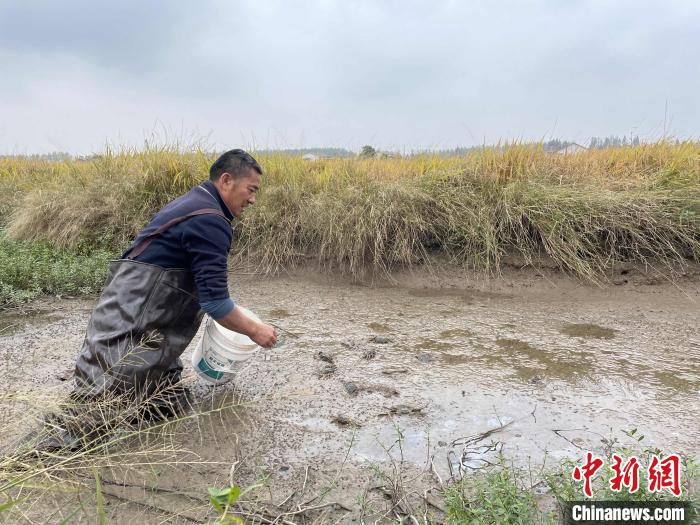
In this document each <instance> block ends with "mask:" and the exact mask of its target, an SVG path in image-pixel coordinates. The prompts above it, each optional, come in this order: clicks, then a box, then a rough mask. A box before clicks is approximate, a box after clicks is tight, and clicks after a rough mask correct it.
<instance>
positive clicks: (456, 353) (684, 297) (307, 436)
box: [0, 272, 700, 522]
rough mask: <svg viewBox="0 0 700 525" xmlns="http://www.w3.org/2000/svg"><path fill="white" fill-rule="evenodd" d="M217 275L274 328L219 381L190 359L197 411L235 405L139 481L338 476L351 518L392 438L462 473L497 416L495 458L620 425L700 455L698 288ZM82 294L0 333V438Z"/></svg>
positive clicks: (558, 454) (277, 489)
mask: <svg viewBox="0 0 700 525" xmlns="http://www.w3.org/2000/svg"><path fill="white" fill-rule="evenodd" d="M230 286H231V293H232V296H233V297H234V298H235V300H236V301H237V302H238V303H239V304H242V305H245V306H246V307H247V308H250V309H251V310H252V311H254V312H256V313H258V315H260V316H261V317H262V318H267V319H268V320H270V321H272V322H274V323H275V324H276V325H277V326H278V327H279V328H280V334H281V337H280V344H278V346H277V347H276V348H274V349H270V350H263V351H260V352H259V353H258V355H257V356H256V357H255V358H254V359H252V360H250V361H248V362H246V363H244V364H242V365H241V367H240V369H239V370H238V371H237V373H236V374H235V378H234V381H233V382H232V383H230V384H228V385H224V386H219V387H211V386H207V385H205V384H203V383H201V382H199V380H197V379H196V378H195V377H194V375H193V374H192V372H191V370H190V367H189V365H186V369H185V381H187V382H188V384H190V385H191V387H192V390H193V392H194V395H195V397H196V398H197V399H198V400H199V402H200V406H202V407H211V406H221V404H222V400H224V399H236V400H239V401H240V406H238V407H236V408H229V409H226V410H223V411H221V412H216V414H215V415H210V416H203V417H202V418H200V419H199V420H197V421H190V422H186V423H183V425H182V428H181V429H180V431H178V432H177V434H176V435H175V436H171V437H170V440H171V443H172V447H173V448H174V449H183V450H192V451H196V454H197V457H198V458H199V460H198V461H199V462H198V463H193V464H192V465H190V466H187V465H185V464H183V465H180V466H177V467H167V468H166V467H163V468H162V469H161V470H162V472H161V474H159V476H158V479H157V480H153V479H152V478H153V474H152V473H150V471H148V469H144V471H143V472H142V473H141V474H139V475H136V474H134V472H133V469H132V471H131V473H130V474H128V476H130V477H136V478H139V476H142V477H143V479H138V481H139V482H141V483H144V479H146V478H148V479H149V480H150V481H149V482H157V483H159V484H160V485H162V486H166V487H168V488H169V490H182V491H185V490H186V491H187V492H188V493H199V494H202V495H205V494H206V489H207V487H209V486H215V485H217V483H219V484H220V483H223V482H225V480H227V479H229V476H230V473H231V468H232V465H233V464H234V463H235V464H236V465H237V467H236V474H235V475H236V479H237V480H239V482H240V483H241V484H246V483H249V482H253V481H255V480H256V479H258V478H259V476H261V475H263V474H264V475H265V476H267V478H268V483H269V486H270V487H271V489H270V490H271V491H272V493H273V494H274V496H275V498H278V499H279V500H282V499H284V498H285V497H286V496H288V495H289V494H292V492H293V491H294V490H296V489H298V488H299V486H300V484H301V482H302V481H304V480H305V483H306V485H308V487H315V488H319V487H323V486H325V484H329V483H331V481H334V483H335V484H334V485H333V486H334V488H333V490H332V491H331V493H330V494H331V496H330V497H331V498H335V499H336V500H337V501H341V502H343V504H344V505H346V506H347V507H348V508H351V509H354V510H353V512H356V513H355V514H353V513H352V512H348V511H342V513H340V514H338V516H337V517H338V518H340V517H343V516H346V517H348V521H347V522H351V521H350V517H352V516H355V517H357V515H359V514H357V513H358V512H359V510H357V509H358V503H357V501H358V500H357V497H358V494H360V493H362V491H363V490H364V488H366V486H367V483H368V480H370V479H371V477H372V468H373V466H374V467H376V466H377V465H379V466H381V465H388V464H390V462H389V460H390V457H391V455H392V454H394V453H395V451H396V449H395V448H392V445H393V444H394V443H395V442H396V440H397V436H398V435H400V436H401V437H402V448H401V453H402V457H403V460H404V461H405V464H406V465H407V468H408V467H411V466H412V467H413V468H416V469H425V466H426V462H427V461H428V460H432V462H433V464H434V468H435V471H436V472H437V474H438V475H439V476H441V477H446V476H448V475H449V472H450V469H451V468H457V467H458V465H455V464H454V457H455V454H450V452H455V451H459V445H457V444H455V443H459V440H460V438H464V437H466V436H474V435H477V434H480V433H483V432H486V431H488V430H490V429H494V428H499V427H501V426H504V425H507V426H506V427H505V428H504V429H503V430H502V431H501V432H499V435H498V440H499V441H500V443H501V446H502V452H503V454H505V455H506V457H508V458H509V459H511V460H512V461H514V462H515V463H516V464H520V465H527V464H535V465H537V464H541V463H542V462H543V461H545V458H548V459H547V461H555V462H556V461H557V460H559V459H562V458H567V457H578V455H580V454H581V452H582V450H589V449H590V450H593V449H596V448H597V447H598V446H599V444H600V440H601V438H602V437H607V436H611V435H614V436H620V435H623V433H624V431H625V430H628V429H631V428H638V429H639V430H638V431H639V432H640V433H643V434H644V435H645V436H646V441H645V443H646V444H648V445H649V446H652V447H659V448H661V449H663V450H665V451H669V452H671V451H673V452H679V453H684V454H688V455H691V456H695V457H696V458H697V457H698V455H700V427H698V425H697V421H698V420H700V330H699V328H698V322H697V320H698V318H699V314H700V290H699V288H698V283H697V282H695V281H688V282H684V283H679V284H675V285H670V284H669V285H663V284H662V285H656V286H646V285H644V286H642V285H640V286H632V285H629V286H625V287H622V288H621V287H611V288H598V287H593V286H589V285H585V284H582V283H580V282H577V281H574V280H571V279H567V278H565V277H556V276H549V277H548V278H546V279H545V278H542V277H539V276H537V275H529V274H528V275H520V274H519V275H517V276H515V277H508V276H504V277H502V278H500V279H498V280H494V281H489V282H484V281H481V280H472V281H470V280H467V279H465V278H464V277H463V276H461V274H457V273H456V272H455V273H446V274H444V275H439V276H435V275H433V274H430V275H416V274H415V273H412V274H407V275H403V276H397V277H396V278H395V282H394V283H393V284H392V285H385V286H357V285H355V284H353V283H350V282H347V281H342V280H339V279H334V278H324V277H322V276H318V275H315V274H313V273H307V274H299V275H291V276H290V275H288V276H283V277H275V278H264V277H253V276H245V277H238V276H236V274H235V273H234V274H232V275H231V277H230ZM91 304H92V301H89V300H73V301H54V302H53V303H52V305H51V312H52V315H54V314H55V315H56V316H58V317H52V318H51V319H50V320H49V321H48V322H45V321H46V319H43V318H42V319H41V320H39V319H37V320H36V323H34V324H33V321H32V320H25V321H22V323H21V324H22V326H21V327H20V328H18V329H17V330H14V328H13V329H7V330H6V331H5V332H0V345H1V349H0V356H2V360H1V361H0V384H2V385H3V386H2V387H1V388H2V389H3V390H4V392H3V396H2V398H1V400H2V403H3V404H2V407H1V409H0V424H2V426H3V428H6V429H9V428H10V427H9V426H8V424H9V423H11V429H9V430H7V431H4V432H3V435H2V441H3V442H9V441H11V440H12V438H13V437H16V435H18V434H19V433H21V432H22V431H24V430H26V428H29V427H30V426H31V424H32V422H33V421H34V420H35V418H36V414H38V413H40V412H41V410H42V409H44V408H45V406H46V404H47V403H48V404H50V402H51V400H60V399H61V397H62V396H65V395H66V394H67V392H68V391H69V390H70V381H66V380H65V378H63V379H61V373H63V372H64V371H65V370H66V369H70V367H71V366H72V363H73V362H74V359H75V355H76V353H77V351H78V349H79V347H80V343H81V341H82V337H83V334H84V330H85V325H86V323H87V319H88V316H89V308H90V305H91ZM0 319H2V322H4V323H7V326H10V321H12V323H15V324H17V323H18V321H17V320H14V319H13V318H11V317H10V316H9V315H8V316H0ZM190 351H191V348H190V349H189V350H188V353H186V354H185V356H183V358H184V359H183V360H184V361H185V363H188V359H189V352H190ZM17 392H21V393H22V394H23V395H22V396H17V395H16V393H17ZM10 393H13V395H12V396H10V395H9V394H10ZM47 400H48V401H47ZM217 404H218V405H217ZM555 430H556V431H557V432H555ZM492 453H493V451H490V452H489V451H485V452H484V454H492ZM450 458H453V459H450ZM481 459H483V457H482V456H480V455H479V454H476V453H475V454H473V455H471V456H469V457H468V458H466V459H465V461H470V462H473V464H478V463H479V461H480V460H481ZM236 462H237V463H236ZM120 475H123V476H126V475H127V474H124V473H122V474H120ZM115 476H117V473H115ZM201 512H204V514H200V515H198V516H199V517H200V518H201V517H202V516H204V515H205V514H206V512H205V510H202V511H201ZM346 512H347V514H343V513H346Z"/></svg>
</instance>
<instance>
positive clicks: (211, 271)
mask: <svg viewBox="0 0 700 525" xmlns="http://www.w3.org/2000/svg"><path fill="white" fill-rule="evenodd" d="M202 208H216V209H220V210H221V211H222V212H223V214H224V215H225V216H226V219H224V218H223V217H221V216H218V215H198V216H195V217H190V218H189V219H187V220H185V221H183V222H180V223H178V224H176V225H174V226H172V227H171V228H170V229H168V230H166V231H165V232H163V233H162V234H160V235H159V236H157V237H156V238H155V239H154V240H153V241H152V242H151V244H150V245H149V246H148V247H147V248H146V249H145V250H144V251H143V252H142V253H141V254H139V255H138V256H137V257H135V258H134V260H136V261H141V262H145V263H150V264H155V265H158V266H161V267H163V268H185V269H189V270H190V271H191V272H192V273H193V274H194V281H195V285H196V287H197V292H198V295H199V303H200V305H202V308H203V309H204V310H205V311H206V312H207V313H209V314H210V315H212V317H214V318H215V319H216V318H219V317H222V316H223V315H225V314H226V313H228V311H229V310H230V309H232V308H233V303H232V302H231V300H230V298H229V291H228V284H227V260H228V252H229V250H230V248H231V240H232V239H233V230H232V228H231V221H232V220H233V214H232V213H231V211H230V210H229V209H228V206H226V203H225V202H224V201H223V199H222V198H221V196H220V195H219V192H218V190H217V189H216V186H214V184H213V183H212V182H211V181H206V182H204V183H202V184H201V185H199V186H197V187H195V188H193V189H192V190H190V191H189V192H187V193H186V194H184V195H182V196H181V197H178V198H177V199H175V200H174V201H171V202H169V203H168V204H166V205H165V206H164V207H163V208H162V209H161V210H160V211H159V212H158V213H156V214H155V216H154V217H153V219H151V222H149V223H148V224H147V225H146V227H145V228H144V229H143V230H141V232H140V233H139V234H138V235H137V236H136V239H135V240H134V244H132V246H131V247H130V248H129V250H127V251H126V252H125V253H124V255H123V256H122V258H125V257H126V256H127V255H128V254H129V252H130V251H131V250H132V249H133V248H134V246H136V245H137V244H138V243H139V242H141V240H142V239H143V238H144V237H146V236H147V235H149V234H151V233H152V232H154V231H155V230H157V229H158V228H159V227H160V226H162V225H163V224H165V223H166V222H168V221H169V220H171V219H173V218H175V217H179V216H181V215H187V214H188V213H191V212H193V211H196V210H200V209H202ZM227 219H228V220H227ZM224 305H226V306H224Z"/></svg>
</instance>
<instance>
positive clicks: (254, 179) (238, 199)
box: [216, 169, 261, 217]
mask: <svg viewBox="0 0 700 525" xmlns="http://www.w3.org/2000/svg"><path fill="white" fill-rule="evenodd" d="M260 180H261V177H260V175H259V174H258V173H257V172H256V171H255V170H253V169H251V170H250V171H249V172H248V175H247V176H245V177H239V178H234V177H233V176H232V175H230V174H228V173H222V174H221V177H220V178H219V180H218V181H217V184H216V186H217V188H218V190H219V193H220V194H221V198H222V199H224V202H225V203H226V205H227V206H228V207H229V209H230V210H231V213H233V214H234V215H235V216H236V217H240V216H241V214H242V213H243V210H245V209H246V208H247V207H248V206H250V205H251V204H255V199H256V196H257V193H258V190H259V189H260Z"/></svg>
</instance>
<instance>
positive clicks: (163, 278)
mask: <svg viewBox="0 0 700 525" xmlns="http://www.w3.org/2000/svg"><path fill="white" fill-rule="evenodd" d="M205 214H213V215H219V216H221V217H223V218H224V219H225V220H226V221H227V222H228V219H226V216H225V215H224V214H223V213H222V212H221V210H217V209H215V208H204V209H200V210H197V211H195V212H192V213H190V214H187V215H183V216H180V217H176V218H174V219H172V220H170V221H169V222H167V223H166V224H164V225H163V226H161V227H160V228H158V229H157V230H156V231H154V232H153V233H151V234H150V235H148V236H146V237H145V238H144V239H143V240H141V242H139V244H138V245H136V246H135V247H134V248H133V249H132V250H131V251H130V252H129V253H128V254H127V257H126V258H125V259H121V260H118V261H112V262H111V263H110V266H109V274H108V277H107V282H106V284H105V287H104V289H103V291H102V294H101V295H100V298H99V301H98V303H97V306H96V307H95V309H94V310H93V312H92V316H91V317H90V322H89V324H88V327H87V333H86V335H85V340H84V342H83V347H82V351H81V353H80V356H79V357H78V361H77V363H76V366H75V380H76V389H75V391H74V394H73V396H74V397H77V398H79V399H86V398H88V399H89V398H95V397H102V396H104V395H105V394H117V395H120V396H122V395H126V396H127V397H129V398H131V399H135V400H136V401H140V400H143V399H145V398H146V397H148V396H151V395H153V394H154V392H155V391H156V390H158V389H159V388H161V387H163V386H167V385H173V384H175V383H177V382H178V381H179V380H180V373H181V372H182V361H181V360H180V355H181V354H182V352H183V351H184V350H185V348H187V345H188V344H189V343H190V341H191V340H192V338H193V337H194V335H195V333H196V332H197V329H198V327H199V324H200V322H201V320H202V315H203V314H202V310H201V309H200V307H199V301H198V297H197V291H196V288H195V284H194V278H193V275H192V272H190V271H189V270H185V269H169V268H167V269H166V268H162V267H160V266H156V265H153V264H148V263H142V262H138V261H134V260H133V258H134V257H137V256H138V255H139V254H141V253H142V252H143V251H144V250H145V249H146V248H147V247H148V245H149V244H150V243H151V241H153V239H154V238H156V237H157V236H158V235H160V234H162V233H163V232H165V231H166V230H167V229H169V228H170V227H172V226H174V225H175V224H178V223H180V222H182V221H184V220H187V219H189V218H190V217H194V216H197V215H205ZM132 396H133V397H132Z"/></svg>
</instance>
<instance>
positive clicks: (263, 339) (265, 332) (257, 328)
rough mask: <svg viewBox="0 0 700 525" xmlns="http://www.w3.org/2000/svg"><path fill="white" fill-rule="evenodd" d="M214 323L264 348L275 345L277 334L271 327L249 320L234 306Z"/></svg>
mask: <svg viewBox="0 0 700 525" xmlns="http://www.w3.org/2000/svg"><path fill="white" fill-rule="evenodd" d="M216 322H217V323H219V324H220V325H221V326H223V327H224V328H228V329H229V330H233V331H234V332H238V333H239V334H245V335H247V336H248V337H250V338H251V339H252V340H253V341H255V343H257V344H259V345H260V346H262V347H264V348H271V347H273V346H275V344H276V343H277V333H276V332H275V329H274V328H273V327H272V326H270V325H269V324H265V323H259V322H257V321H255V320H253V319H251V318H250V317H248V316H247V315H245V314H243V313H242V312H241V311H240V309H239V308H238V307H236V306H234V308H233V310H231V311H230V312H229V313H228V314H226V315H225V316H224V317H222V318H221V319H217V320H216Z"/></svg>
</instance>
